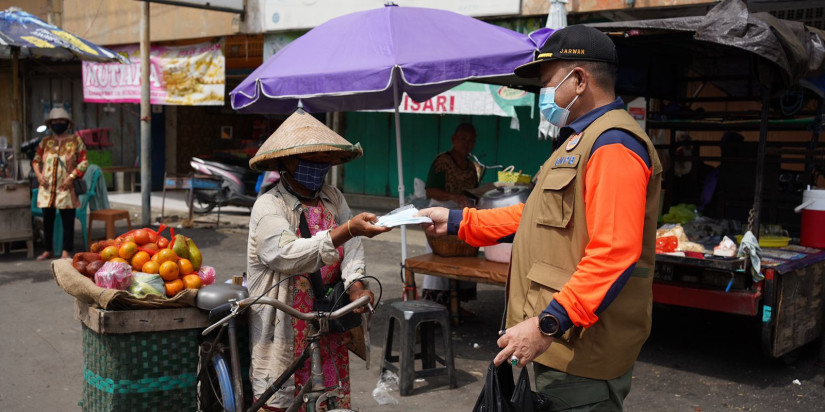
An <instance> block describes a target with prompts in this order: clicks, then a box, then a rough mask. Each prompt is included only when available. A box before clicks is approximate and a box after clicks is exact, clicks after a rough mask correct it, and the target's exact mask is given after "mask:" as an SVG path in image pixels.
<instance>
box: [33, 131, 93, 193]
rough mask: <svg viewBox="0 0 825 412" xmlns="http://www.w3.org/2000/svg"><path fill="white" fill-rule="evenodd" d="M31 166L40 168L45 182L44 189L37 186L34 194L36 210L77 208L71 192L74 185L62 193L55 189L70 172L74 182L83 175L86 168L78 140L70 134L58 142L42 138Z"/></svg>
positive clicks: (84, 148)
mask: <svg viewBox="0 0 825 412" xmlns="http://www.w3.org/2000/svg"><path fill="white" fill-rule="evenodd" d="M61 162H62V164H61ZM32 164H40V165H42V169H41V173H42V174H43V177H44V178H45V179H46V180H48V181H49V188H48V189H45V190H44V189H43V187H42V186H41V187H40V190H39V191H38V192H37V207H39V208H44V207H53V208H56V209H76V208H78V207H80V201H79V200H78V198H77V195H76V194H75V193H74V185H69V187H68V188H67V189H65V190H64V189H60V188H59V186H60V184H61V183H63V181H64V180H65V179H66V177H67V176H69V174H71V173H72V172H73V171H75V170H77V172H76V173H75V176H77V177H76V179H82V178H83V173H84V172H86V169H87V168H88V167H89V161H88V160H87V158H86V145H84V144H83V140H82V139H81V138H80V137H78V136H75V135H72V136H70V137H68V138H66V139H63V140H62V141H61V140H58V139H57V138H56V137H54V136H48V137H46V138H45V139H43V140H42V141H41V142H40V144H39V145H38V146H37V154H35V156H34V159H32Z"/></svg>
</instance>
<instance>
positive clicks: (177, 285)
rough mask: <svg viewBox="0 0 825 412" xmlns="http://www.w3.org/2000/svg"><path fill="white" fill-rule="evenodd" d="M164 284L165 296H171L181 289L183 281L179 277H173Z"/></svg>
mask: <svg viewBox="0 0 825 412" xmlns="http://www.w3.org/2000/svg"><path fill="white" fill-rule="evenodd" d="M164 286H166V296H169V297H170V298H171V297H172V296H175V295H177V294H178V293H180V291H182V290H183V281H182V280H180V279H175V280H173V281H170V282H166V283H165V284H164Z"/></svg>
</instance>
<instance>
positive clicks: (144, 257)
mask: <svg viewBox="0 0 825 412" xmlns="http://www.w3.org/2000/svg"><path fill="white" fill-rule="evenodd" d="M150 259H152V257H151V256H149V254H148V253H146V252H144V251H142V250H141V251H140V252H137V253H135V255H134V256H132V260H130V262H132V269H134V270H140V269H142V268H143V265H144V264H146V262H148V261H149V260H150Z"/></svg>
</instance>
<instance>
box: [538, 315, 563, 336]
mask: <svg viewBox="0 0 825 412" xmlns="http://www.w3.org/2000/svg"><path fill="white" fill-rule="evenodd" d="M539 329H540V330H541V332H542V333H544V334H545V335H553V334H555V333H556V332H558V331H559V320H558V319H556V317H555V316H553V315H548V314H545V315H543V316H542V317H541V318H539Z"/></svg>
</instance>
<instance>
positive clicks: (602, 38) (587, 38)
mask: <svg viewBox="0 0 825 412" xmlns="http://www.w3.org/2000/svg"><path fill="white" fill-rule="evenodd" d="M552 60H590V61H597V62H607V63H612V64H616V63H618V57H617V56H616V45H614V44H613V40H610V37H607V35H606V34H604V33H602V32H601V31H599V30H598V29H595V28H593V27H590V26H584V25H581V24H577V25H574V26H567V27H565V28H563V29H560V30H557V31H556V32H554V33H553V34H552V35H551V36H550V37H549V38H548V39H547V41H545V42H544V45H543V46H541V48H540V49H539V50H538V53H536V57H535V58H534V59H533V61H532V62H530V63H527V64H522V65H521V66H519V67H516V69H515V70H514V72H515V73H516V76H519V77H524V78H533V77H539V68H540V67H541V63H543V62H548V61H552Z"/></svg>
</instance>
